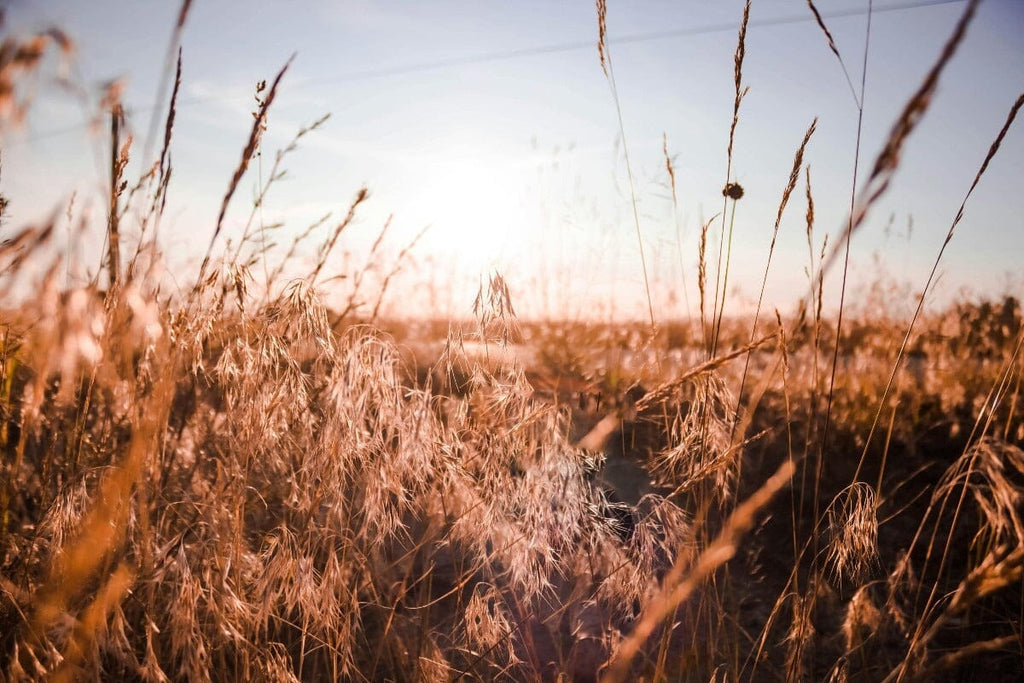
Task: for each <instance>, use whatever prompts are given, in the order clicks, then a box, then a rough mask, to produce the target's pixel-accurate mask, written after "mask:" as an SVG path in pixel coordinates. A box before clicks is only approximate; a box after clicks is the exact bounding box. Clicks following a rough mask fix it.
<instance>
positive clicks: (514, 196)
mask: <svg viewBox="0 0 1024 683" xmlns="http://www.w3.org/2000/svg"><path fill="white" fill-rule="evenodd" d="M521 196H522V193H521V191H520V190H519V186H518V179H517V178H516V174H515V173H514V171H513V170H510V169H509V168H508V167H507V166H502V165H500V164H492V163H487V162H485V161H482V160H478V159H471V158H467V157H460V158H454V159H445V160H439V161H436V162H435V163H432V164H430V167H429V168H428V169H427V170H426V175H425V177H424V178H423V179H422V184H421V186H420V188H419V191H418V192H417V193H416V197H415V199H414V200H413V202H412V205H411V206H410V211H411V212H413V213H414V215H415V218H416V220H417V221H422V222H423V223H425V224H429V225H430V226H431V227H430V230H429V231H428V233H427V236H428V237H427V239H426V240H425V243H424V247H425V248H427V249H429V250H431V251H437V252H440V253H444V254H445V255H446V256H451V257H452V259H451V260H452V261H453V262H454V264H455V265H456V267H458V268H459V269H460V270H463V271H464V272H466V273H476V272H484V271H487V270H490V269H494V268H498V267H500V266H502V265H503V264H505V263H507V261H508V259H509V258H511V256H512V254H513V253H514V252H517V251H519V249H520V248H521V247H522V244H521V242H522V240H521V237H522V235H524V234H525V232H526V225H525V224H526V223H527V217H526V212H525V211H524V209H523V203H522V201H520V198H521Z"/></svg>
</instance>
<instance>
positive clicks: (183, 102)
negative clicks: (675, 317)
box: [8, 0, 966, 146]
mask: <svg viewBox="0 0 1024 683" xmlns="http://www.w3.org/2000/svg"><path fill="white" fill-rule="evenodd" d="M965 1H966V0H907V1H905V2H894V3H892V4H890V5H886V6H884V7H876V8H874V9H873V10H872V12H873V13H874V14H884V13H889V12H899V11H904V10H916V9H923V8H927V7H936V6H940V5H953V4H962V3H963V2H965ZM867 13H868V12H867V10H864V9H851V10H840V11H836V12H831V13H822V18H824V19H846V18H850V17H860V16H865V15H867ZM813 22H814V17H812V16H810V15H806V14H800V15H792V16H787V17H774V18H769V19H751V20H750V21H749V22H748V26H750V27H771V26H786V25H792V24H803V23H813ZM734 30H736V24H735V22H729V23H724V22H723V23H719V24H707V25H704V26H693V27H687V28H676V29H669V30H665V31H649V32H644V33H633V34H629V35H625V36H622V37H619V38H616V39H614V40H609V41H608V42H609V44H610V45H628V44H631V43H643V42H649V41H655V40H666V39H669V38H685V37H690V36H699V35H706V34H711V33H724V32H728V31H734ZM595 45H596V42H595V41H594V40H586V41H574V42H566V43H558V44H552V45H538V46H534V47H526V48H518V49H514V50H503V51H495V52H489V53H484V54H477V55H471V56H467V57H451V58H446V59H438V60H433V61H428V62H417V63H414V64H403V65H397V66H393V67H383V68H378V69H364V70H361V71H352V72H349V73H345V74H339V75H338V76H328V77H323V78H310V79H307V80H304V81H300V82H298V83H295V84H293V85H292V86H291V87H290V90H304V89H308V88H312V87H318V86H323V85H330V84H336V83H351V82H355V81H366V80H375V79H382V78H394V77H397V76H406V75H411V74H416V73H424V72H429V71H443V70H445V69H452V68H458V67H462V66H473V65H477V64H488V63H493V62H504V61H509V60H513V59H521V58H523V57H534V56H540V55H550V54H559V53H565V52H576V51H580V50H593V49H594V48H595ZM225 100H226V98H225V97H224V96H223V95H193V96H191V97H183V98H180V99H179V100H178V102H177V106H179V107H181V106H188V105H191V104H202V103H204V102H217V101H225ZM155 109H156V105H152V104H151V105H146V106H142V107H135V108H134V109H133V110H132V112H133V113H146V112H152V111H154V110H155ZM88 126H89V124H88V123H79V124H72V125H68V126H63V127H61V128H54V129H52V130H48V131H45V132H42V133H39V134H38V135H33V136H31V137H29V138H27V139H22V140H17V141H14V142H12V143H9V145H8V146H13V145H17V144H29V143H35V142H39V141H41V140H47V139H50V138H55V137H60V136H62V135H66V134H68V133H72V132H74V131H77V130H84V129H85V128H87V127H88Z"/></svg>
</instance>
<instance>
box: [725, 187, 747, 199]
mask: <svg viewBox="0 0 1024 683" xmlns="http://www.w3.org/2000/svg"><path fill="white" fill-rule="evenodd" d="M722 196H723V197H728V198H729V199H733V200H736V199H742V198H743V186H742V185H740V184H739V183H727V184H726V186H725V187H723V188H722Z"/></svg>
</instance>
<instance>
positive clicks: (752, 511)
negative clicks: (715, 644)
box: [601, 460, 796, 683]
mask: <svg viewBox="0 0 1024 683" xmlns="http://www.w3.org/2000/svg"><path fill="white" fill-rule="evenodd" d="M795 470H796V467H795V465H794V464H793V461H792V460H786V461H785V462H784V463H782V465H781V466H780V467H779V469H778V470H776V471H775V474H773V475H772V476H771V477H769V479H768V480H767V481H766V482H765V483H764V484H763V485H762V486H761V488H759V489H758V490H757V491H755V492H754V493H753V495H751V496H750V497H749V498H747V499H746V500H745V501H743V503H741V504H740V505H739V506H737V508H736V510H735V511H734V512H733V513H732V514H731V515H730V516H729V519H728V520H726V523H725V527H724V528H723V529H722V531H721V533H719V535H718V537H717V538H715V540H714V541H713V542H712V543H711V544H710V545H709V546H708V547H707V548H706V549H705V550H704V551H703V552H702V553H701V554H700V556H699V557H698V558H697V560H696V562H694V564H693V565H692V567H687V566H684V563H683V562H677V563H676V564H674V565H673V566H672V569H671V571H670V572H669V573H668V575H667V576H666V577H665V579H664V581H663V582H662V585H661V589H660V591H659V593H658V595H657V596H656V597H654V598H653V599H651V600H649V601H648V602H647V603H646V604H645V605H644V611H643V613H642V614H641V615H640V619H639V621H638V622H637V625H636V627H635V628H634V629H633V632H632V633H631V634H630V635H629V636H627V637H626V639H625V640H623V641H622V643H621V644H620V645H619V647H618V650H617V651H616V652H615V654H614V655H613V656H612V658H611V659H610V660H609V661H608V662H607V669H606V670H605V672H604V674H603V675H602V677H601V680H602V681H603V682H604V683H614V682H615V681H624V680H627V679H628V677H629V669H630V665H631V664H632V662H633V658H634V657H635V656H636V654H637V652H639V650H640V648H641V647H643V645H644V643H646V642H647V639H648V638H650V636H651V634H652V633H654V629H655V628H657V627H658V625H659V624H661V622H663V621H664V620H665V619H666V618H667V617H669V616H670V615H671V614H672V613H673V612H674V611H675V609H676V608H677V607H678V606H679V605H680V604H682V603H683V601H684V600H686V599H687V598H688V597H689V596H690V595H691V594H692V593H693V591H694V590H696V589H697V587H698V586H699V585H700V584H701V583H703V582H704V580H705V579H707V578H708V577H709V576H710V575H711V574H712V573H713V572H714V571H715V570H716V569H718V568H719V567H720V566H722V565H723V564H724V563H726V562H728V561H729V560H730V559H731V558H732V556H733V555H735V554H736V549H737V547H738V545H739V542H740V539H742V538H743V536H744V535H745V534H746V533H747V532H748V531H750V529H751V528H753V526H754V520H755V519H756V516H757V513H758V512H759V511H760V510H761V509H762V508H764V507H765V506H766V505H767V504H768V503H769V501H771V499H772V498H774V497H775V494H777V493H778V492H779V491H781V490H782V489H783V488H784V487H785V486H786V485H788V484H789V481H790V479H791V478H792V477H793V472H794V471H795Z"/></svg>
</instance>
